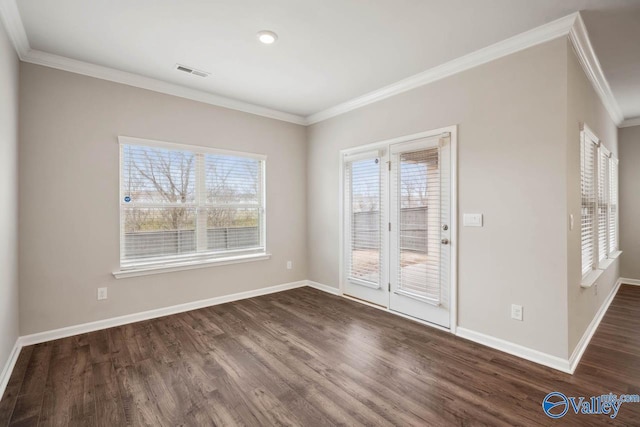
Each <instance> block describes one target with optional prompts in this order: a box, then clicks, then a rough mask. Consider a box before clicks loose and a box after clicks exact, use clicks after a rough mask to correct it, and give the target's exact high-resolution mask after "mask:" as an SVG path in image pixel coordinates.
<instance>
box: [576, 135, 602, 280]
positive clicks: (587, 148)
mask: <svg viewBox="0 0 640 427" xmlns="http://www.w3.org/2000/svg"><path fill="white" fill-rule="evenodd" d="M597 144H598V141H597V140H595V139H593V138H592V137H591V135H590V134H589V133H587V132H585V131H583V132H582V137H581V143H580V188H581V199H582V207H581V215H580V217H581V236H582V237H581V241H582V275H583V276H584V275H586V274H588V273H589V272H590V271H591V270H592V269H593V268H594V255H595V244H594V242H595V229H596V227H595V215H596V188H595V187H596V186H595V177H596V155H597V152H598V150H597Z"/></svg>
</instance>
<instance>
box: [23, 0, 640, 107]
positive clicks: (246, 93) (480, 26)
mask: <svg viewBox="0 0 640 427" xmlns="http://www.w3.org/2000/svg"><path fill="white" fill-rule="evenodd" d="M17 4H18V8H19V12H20V15H21V18H22V22H23V24H24V28H25V30H26V34H27V37H28V40H29V43H30V46H31V48H32V49H37V50H40V51H44V52H49V53H52V54H56V55H61V56H64V57H68V58H72V59H77V60H81V61H85V62H89V63H93V64H97V65H102V66H106V67H110V68H115V69H118V70H122V71H127V72H131V73H136V74H140V75H143V76H148V77H153V78H156V79H160V80H163V81H167V82H171V83H176V84H179V85H183V86H188V87H191V88H194V89H199V90H202V91H205V92H209V93H213V94H218V95H222V96H225V97H229V98H233V99H237V100H241V101H245V102H248V103H252V104H256V105H260V106H264V107H268V108H272V109H275V110H279V111H283V112H287V113H292V114H296V115H300V116H308V115H310V114H313V113H317V112H319V111H322V110H325V109H327V108H329V107H332V106H334V105H336V104H339V103H342V102H344V101H347V100H350V99H352V98H355V97H358V96H361V95H363V94H365V93H368V92H371V91H373V90H376V89H378V88H380V87H383V86H386V85H389V84H392V83H394V82H397V81H399V80H401V79H403V78H406V77H408V76H412V75H414V74H417V73H420V72H421V71H424V70H426V69H430V68H432V67H434V66H437V65H439V64H442V63H445V62H447V61H450V60H452V59H454V58H457V57H460V56H462V55H465V54H468V53H471V52H473V51H476V50H478V49H480V48H483V47H486V46H488V45H491V44H493V43H496V42H499V41H501V40H504V39H506V38H509V37H511V36H514V35H516V34H519V33H522V32H524V31H526V30H529V29H532V28H535V27H537V26H540V25H542V24H545V23H548V22H550V21H553V20H555V19H557V18H560V17H563V16H566V15H568V14H570V13H573V12H575V11H578V10H584V12H583V17H584V20H585V23H586V26H587V29H588V31H589V34H590V37H591V41H592V44H593V46H594V49H595V51H596V54H597V56H598V57H599V59H600V62H601V64H602V68H603V70H604V74H605V76H606V78H607V80H608V82H609V84H610V86H611V89H612V92H613V93H614V95H615V97H616V100H617V101H618V104H619V106H620V108H621V110H622V112H623V114H624V116H625V117H626V118H631V117H636V116H640V48H639V47H638V46H640V0H562V1H559V0H535V1H533V0H377V1H375V2H373V1H369V2H367V1H362V0H359V1H358V0H316V1H310V0H307V1H303V0H272V1H265V0H226V1H225V0H208V1H196V0H181V1H176V0H91V1H86V0H56V1H50V0H17ZM263 29H267V30H273V31H275V32H276V33H278V35H279V40H278V42H277V43H276V44H274V45H271V46H265V45H262V44H260V43H258V42H257V40H256V36H255V35H256V33H257V32H258V31H259V30H263ZM176 63H181V64H185V65H188V66H191V67H194V68H197V69H200V70H205V71H209V72H211V73H212V75H211V76H209V77H207V78H200V77H196V76H191V75H187V74H184V73H181V72H178V71H176V70H175V69H174V66H175V64H176Z"/></svg>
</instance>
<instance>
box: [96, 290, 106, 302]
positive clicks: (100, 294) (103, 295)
mask: <svg viewBox="0 0 640 427" xmlns="http://www.w3.org/2000/svg"><path fill="white" fill-rule="evenodd" d="M103 299H107V288H98V300H103Z"/></svg>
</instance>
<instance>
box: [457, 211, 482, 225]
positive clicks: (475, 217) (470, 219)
mask: <svg viewBox="0 0 640 427" xmlns="http://www.w3.org/2000/svg"><path fill="white" fill-rule="evenodd" d="M462 223H463V224H464V226H465V227H482V214H464V215H463V217H462Z"/></svg>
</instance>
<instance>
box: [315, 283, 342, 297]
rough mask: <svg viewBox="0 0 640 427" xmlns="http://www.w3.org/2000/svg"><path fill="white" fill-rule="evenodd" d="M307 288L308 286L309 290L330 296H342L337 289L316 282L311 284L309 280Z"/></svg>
mask: <svg viewBox="0 0 640 427" xmlns="http://www.w3.org/2000/svg"><path fill="white" fill-rule="evenodd" d="M307 286H309V287H310V288H314V289H317V290H319V291H323V292H326V293H329V294H332V295H338V296H340V295H342V291H341V290H340V289H338V288H334V287H333V286H329V285H324V284H322V283H318V282H312V281H311V280H307Z"/></svg>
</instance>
